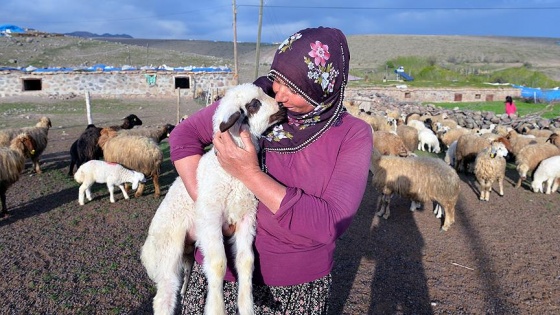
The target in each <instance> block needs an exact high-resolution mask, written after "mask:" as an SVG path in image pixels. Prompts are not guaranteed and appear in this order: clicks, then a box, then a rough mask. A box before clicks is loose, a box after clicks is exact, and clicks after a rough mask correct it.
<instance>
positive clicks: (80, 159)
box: [0, 115, 175, 217]
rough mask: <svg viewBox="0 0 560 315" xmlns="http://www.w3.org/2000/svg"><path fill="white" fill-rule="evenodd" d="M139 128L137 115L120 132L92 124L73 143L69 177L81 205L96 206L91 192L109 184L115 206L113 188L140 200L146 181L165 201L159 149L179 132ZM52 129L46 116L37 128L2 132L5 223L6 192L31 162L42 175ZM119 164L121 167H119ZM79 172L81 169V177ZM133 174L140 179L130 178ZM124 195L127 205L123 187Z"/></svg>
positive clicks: (0, 170)
mask: <svg viewBox="0 0 560 315" xmlns="http://www.w3.org/2000/svg"><path fill="white" fill-rule="evenodd" d="M140 125H142V121H141V120H140V118H138V117H137V116H136V115H129V116H127V117H125V118H123V123H122V124H121V125H118V126H108V127H97V126H95V125H93V124H91V125H88V126H87V127H86V129H85V130H84V131H83V132H82V134H80V136H79V137H78V139H76V141H74V142H73V143H72V145H71V147H70V148H69V152H70V158H71V160H70V167H69V169H68V175H69V176H72V175H74V178H75V180H76V181H77V182H78V183H81V184H82V185H81V186H80V189H79V194H78V199H79V203H80V204H82V205H83V204H84V194H85V196H86V197H87V198H88V199H89V200H91V192H90V188H91V186H92V185H93V183H95V182H97V183H106V184H107V186H108V189H109V192H110V199H111V202H115V199H114V196H113V190H114V186H118V187H122V186H121V185H123V184H125V183H133V186H135V187H133V189H136V186H138V187H137V189H136V192H135V196H136V197H139V196H140V195H142V193H143V190H144V186H145V179H146V178H151V179H152V181H153V183H154V189H155V197H156V198H157V197H159V196H160V186H159V174H160V166H161V163H162V162H163V152H162V150H161V149H160V147H159V143H160V142H161V141H162V140H163V139H165V138H166V137H168V136H169V133H170V132H171V131H172V130H173V128H174V127H175V126H174V125H171V124H166V125H164V126H162V127H154V128H136V129H132V128H133V127H135V126H140ZM51 127H52V123H51V120H50V118H49V117H46V116H45V117H42V118H41V119H40V120H39V121H38V122H37V124H36V125H35V126H32V127H23V128H6V129H2V130H0V197H1V200H2V210H1V212H0V217H3V216H5V215H6V214H7V213H8V209H7V205H6V191H7V190H8V188H9V187H10V186H11V185H13V184H14V183H15V182H16V181H18V180H19V177H20V175H21V173H22V171H23V169H24V166H25V161H26V160H27V159H31V161H32V163H33V170H34V171H35V172H36V173H38V174H40V173H41V172H42V171H41V166H40V160H39V158H40V156H41V154H42V153H43V152H44V150H45V149H46V148H47V144H48V134H49V129H50V128H51ZM90 161H102V163H95V162H92V163H89V162H90ZM94 164H95V165H94ZM115 164H117V165H119V166H120V167H114V165H115ZM74 168H77V172H76V174H74ZM123 168H125V169H126V171H124V170H123ZM129 171H133V172H135V173H136V174H133V175H134V176H129V175H130V174H129ZM121 190H122V191H123V195H124V197H125V198H126V199H128V198H127V196H128V195H127V194H126V191H125V189H124V187H122V188H121Z"/></svg>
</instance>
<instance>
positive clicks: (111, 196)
mask: <svg viewBox="0 0 560 315" xmlns="http://www.w3.org/2000/svg"><path fill="white" fill-rule="evenodd" d="M107 189H108V190H109V200H111V203H115V186H113V184H109V183H107Z"/></svg>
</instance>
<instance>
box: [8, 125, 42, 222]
mask: <svg viewBox="0 0 560 315" xmlns="http://www.w3.org/2000/svg"><path fill="white" fill-rule="evenodd" d="M34 151H35V143H34V140H33V138H32V137H30V136H29V135H28V134H26V133H22V134H19V135H17V136H16V137H14V138H13V139H12V140H11V141H10V146H8V147H0V199H1V200H2V211H1V212H0V217H4V216H5V215H6V214H8V207H7V205H6V191H7V190H8V188H10V186H12V185H13V184H14V183H15V182H17V181H18V180H19V177H20V175H21V172H22V171H23V169H24V167H25V157H26V156H29V155H33V154H34V153H35V152H34Z"/></svg>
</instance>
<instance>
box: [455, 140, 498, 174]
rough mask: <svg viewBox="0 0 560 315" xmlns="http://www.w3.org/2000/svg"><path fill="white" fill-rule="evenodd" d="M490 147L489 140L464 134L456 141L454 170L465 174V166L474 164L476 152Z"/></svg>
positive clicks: (466, 168)
mask: <svg viewBox="0 0 560 315" xmlns="http://www.w3.org/2000/svg"><path fill="white" fill-rule="evenodd" d="M489 146H490V140H488V139H485V138H482V137H480V136H479V135H476V134H464V135H462V136H460V137H459V138H458V139H457V148H456V149H455V170H457V172H460V171H464V172H467V170H468V167H467V165H468V164H469V163H471V162H474V160H475V159H476V155H477V154H478V152H480V151H482V150H483V149H485V148H487V147H489Z"/></svg>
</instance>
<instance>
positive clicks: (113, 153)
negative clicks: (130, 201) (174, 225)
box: [99, 129, 163, 198]
mask: <svg viewBox="0 0 560 315" xmlns="http://www.w3.org/2000/svg"><path fill="white" fill-rule="evenodd" d="M99 145H100V146H101V149H102V150H103V159H104V160H105V161H107V162H112V163H118V164H121V165H122V166H124V167H126V168H128V169H131V170H135V171H137V172H140V173H142V174H144V175H145V176H146V177H147V178H152V181H153V183H154V198H159V197H160V195H161V189H160V185H159V175H160V172H161V163H163V152H162V150H161V148H160V147H159V145H158V144H157V143H156V142H155V141H154V140H153V139H151V138H148V137H144V136H135V135H130V136H129V135H118V134H117V131H114V130H105V129H104V130H101V137H100V138H99ZM144 187H145V184H144V183H140V184H139V185H138V189H137V190H136V193H135V194H134V196H135V197H136V198H138V197H140V196H142V194H143V193H144Z"/></svg>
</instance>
